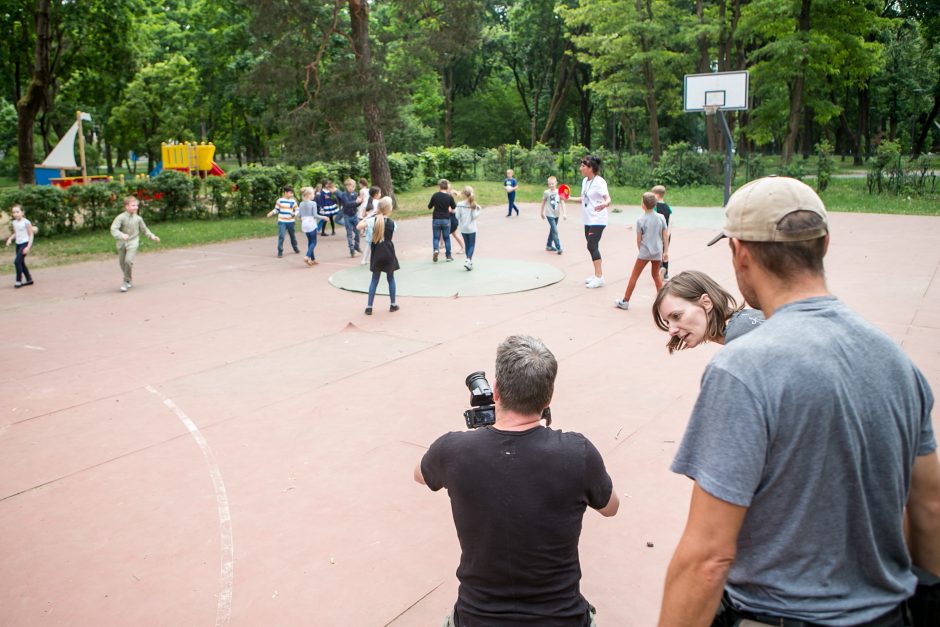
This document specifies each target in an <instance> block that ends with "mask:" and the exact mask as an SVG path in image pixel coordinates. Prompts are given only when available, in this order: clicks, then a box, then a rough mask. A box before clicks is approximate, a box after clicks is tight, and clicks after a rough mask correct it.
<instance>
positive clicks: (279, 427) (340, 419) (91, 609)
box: [0, 198, 940, 627]
mask: <svg viewBox="0 0 940 627" xmlns="http://www.w3.org/2000/svg"><path fill="white" fill-rule="evenodd" d="M616 200H617V201H618V203H625V202H631V203H632V202H633V200H632V199H620V198H618V199H616ZM636 200H637V201H638V200H639V199H636ZM521 209H522V215H521V217H519V218H512V219H506V218H504V217H503V215H504V213H503V210H504V208H501V207H490V208H487V209H485V210H484V213H483V216H482V218H481V219H480V223H479V236H478V244H477V253H476V260H475V261H476V262H477V263H476V266H477V267H476V269H475V270H474V271H473V272H472V273H470V272H467V271H466V270H464V269H463V268H462V265H463V259H464V258H463V257H461V256H457V257H456V261H455V262H454V263H450V264H448V263H446V262H444V261H443V260H442V261H439V262H437V263H436V264H435V263H433V262H431V260H430V256H431V251H430V248H431V247H430V237H431V226H430V218H425V219H418V220H409V221H403V222H401V223H399V228H398V229H397V230H396V247H397V249H398V255H399V258H400V260H401V262H402V265H403V270H402V272H401V275H400V277H399V285H400V290H401V291H400V294H401V297H400V299H399V303H400V304H401V310H400V311H399V312H396V313H390V312H389V311H388V299H387V297H385V296H378V297H377V300H376V305H375V314H374V315H373V316H371V317H369V316H365V315H363V308H364V307H365V300H366V299H365V295H364V294H362V293H361V292H358V291H355V289H356V288H357V286H356V285H354V284H346V287H347V289H340V288H339V287H336V285H337V284H341V283H342V282H343V281H344V280H345V279H344V275H345V278H347V279H348V278H350V276H349V275H355V276H353V277H352V278H353V279H355V280H357V281H361V279H362V278H363V277H364V276H365V273H364V272H363V270H362V269H361V268H360V267H359V260H358V259H350V258H349V256H348V252H347V249H346V243H345V238H344V237H343V236H342V234H341V233H342V231H339V232H338V234H337V236H336V237H326V238H321V240H320V242H321V243H320V245H319V246H318V248H317V257H318V259H319V260H320V264H319V265H318V266H316V267H313V268H308V267H306V266H305V265H304V263H303V261H302V258H301V256H300V255H291V254H287V255H286V256H285V257H284V258H283V259H277V258H275V239H276V238H275V236H274V233H275V228H274V226H273V223H272V236H271V237H270V238H267V239H263V240H251V241H241V242H232V243H227V244H219V245H212V246H202V247H196V248H189V249H182V250H172V251H166V252H159V248H158V247H155V246H152V245H146V244H145V246H144V248H143V252H142V254H141V255H139V256H138V259H137V263H136V268H135V285H134V287H133V288H132V289H131V291H130V292H128V293H126V294H122V293H119V292H118V287H119V285H120V279H121V275H120V271H119V269H118V265H117V261H116V259H109V260H106V261H100V262H89V263H82V264H77V265H74V266H68V267H61V268H50V269H43V270H40V271H38V272H36V276H35V279H36V285H35V286H33V287H30V288H29V289H21V290H15V291H14V290H13V288H12V286H10V285H9V284H7V285H4V286H3V287H2V288H0V322H2V327H3V329H4V333H3V336H2V340H0V342H2V353H0V355H2V357H0V361H2V368H0V397H2V399H3V403H2V406H0V407H2V413H0V459H2V460H3V473H2V475H0V580H2V581H3V586H2V587H0V607H2V608H3V609H2V610H0V616H2V618H0V623H3V624H6V625H130V624H134V625H199V626H201V625H244V626H254V625H324V626H327V625H329V626H332V625H351V626H364V627H373V626H384V625H394V626H397V627H404V626H415V627H417V626H425V625H439V624H440V621H441V619H442V617H443V616H444V615H445V613H446V612H447V611H448V610H449V608H450V607H451V605H452V604H453V602H454V599H455V596H456V590H457V581H456V578H455V575H454V571H455V569H456V567H457V563H458V559H459V548H458V544H457V539H456V535H455V532H454V527H453V523H452V521H451V515H450V506H449V501H448V498H447V496H446V494H445V493H444V492H443V491H442V492H439V493H432V492H430V491H429V490H428V489H427V488H425V487H424V486H420V485H418V484H416V483H415V482H414V481H413V480H412V469H413V468H414V465H415V464H416V463H417V462H418V460H419V459H420V457H421V455H422V454H423V453H424V451H425V449H426V447H427V446H428V445H429V444H430V443H431V442H432V441H433V440H434V439H435V438H436V437H437V436H439V435H440V434H442V433H444V432H446V431H449V430H459V429H462V428H463V417H462V412H463V410H464V409H465V408H466V406H467V402H468V397H469V395H468V392H467V390H466V388H465V387H464V378H465V376H466V375H467V374H468V373H469V372H472V371H474V370H481V369H482V370H485V371H487V374H488V375H492V369H493V360H494V356H495V350H496V346H497V344H498V343H499V342H500V341H501V340H502V339H503V338H505V337H506V336H508V335H510V334H514V333H527V334H531V335H534V336H537V337H540V338H542V339H543V340H544V341H545V343H546V344H547V346H548V347H549V348H550V349H551V350H552V351H553V352H554V353H555V355H556V356H557V358H558V360H559V365H560V367H559V374H558V380H557V383H556V388H555V400H554V401H553V403H552V413H553V416H554V423H553V427H556V428H560V429H564V430H572V431H579V432H582V433H584V434H585V435H587V436H588V437H589V438H590V439H591V440H592V441H593V442H594V443H595V444H596V445H597V447H598V448H599V449H600V451H601V453H602V455H603V456H604V459H605V461H606V463H607V468H608V472H609V473H610V474H611V476H612V478H613V481H614V486H615V489H616V490H617V493H618V494H619V496H620V498H621V508H620V513H619V514H618V515H617V516H616V517H614V518H612V519H604V518H602V517H601V516H599V515H598V514H596V513H595V512H592V511H588V512H587V513H586V515H585V520H584V529H583V532H582V535H581V545H580V546H581V564H582V569H583V580H582V591H583V593H584V594H585V596H586V597H587V598H588V600H589V601H590V602H591V603H593V604H594V605H595V606H597V608H598V622H599V624H600V625H602V626H607V627H611V626H633V625H635V626H638V627H639V626H646V625H650V624H653V623H654V622H655V620H656V617H657V615H658V610H659V602H660V598H661V590H662V584H663V579H664V576H665V570H666V566H667V563H668V561H669V558H670V556H671V553H672V551H673V549H674V548H675V545H676V542H677V541H678V538H679V535H680V533H681V531H682V527H683V525H684V522H685V515H686V511H687V504H688V496H689V493H690V488H691V482H690V481H689V480H688V479H686V478H684V477H680V476H676V475H673V474H672V473H670V472H669V470H668V467H669V463H670V461H671V459H672V457H673V455H674V453H675V451H676V448H677V446H678V442H679V440H680V439H681V437H682V433H683V429H684V427H685V423H686V419H687V417H688V414H689V411H690V408H691V406H692V403H693V401H694V399H695V396H696V393H697V389H698V382H699V377H700V376H701V373H702V371H703V369H704V367H705V365H706V364H707V362H708V360H709V358H710V357H711V356H712V355H713V354H714V352H715V351H716V350H719V348H718V347H715V346H711V345H707V346H704V347H702V348H700V349H696V350H692V351H686V352H683V353H679V354H676V355H673V356H669V355H668V354H667V353H666V350H665V342H666V336H665V335H664V334H662V333H661V332H659V331H658V330H656V328H655V327H654V326H653V323H652V318H651V315H650V312H649V306H650V303H651V301H652V298H653V285H652V281H651V280H650V278H649V276H648V274H647V275H644V276H643V277H642V278H641V280H640V282H639V284H638V286H637V290H636V293H635V295H634V297H633V300H632V309H631V310H630V311H621V310H618V309H616V308H615V307H614V306H613V301H614V299H615V298H618V297H619V296H621V295H622V293H623V288H624V285H625V283H626V279H627V276H628V273H629V269H630V267H631V266H632V263H633V260H634V258H635V256H636V245H635V235H634V233H633V231H632V230H629V225H631V224H632V222H633V220H634V219H635V217H636V216H637V215H638V214H639V209H637V208H636V207H635V206H634V205H631V206H630V207H629V208H625V209H624V211H623V212H622V213H619V214H614V216H613V219H612V221H611V225H610V226H609V227H608V228H607V231H606V232H605V234H604V237H603V240H602V242H601V251H602V253H603V255H604V268H605V275H606V278H607V286H606V287H604V288H601V289H596V290H587V289H585V288H584V283H583V279H584V277H586V276H588V275H589V274H590V273H591V263H590V258H589V256H588V254H587V252H586V251H585V249H584V238H583V230H582V227H581V225H580V223H579V221H578V220H577V218H576V217H575V218H574V219H571V220H568V221H566V222H561V223H560V224H559V227H560V234H561V242H562V245H563V246H564V247H565V253H564V254H563V255H556V254H551V253H548V252H545V250H544V246H545V239H546V236H547V232H548V226H547V224H546V223H545V222H544V221H541V220H539V218H538V208H537V206H536V205H526V204H522V205H521ZM674 209H675V214H674V220H675V231H674V235H673V240H672V246H671V247H670V254H671V270H672V273H673V274H675V273H678V272H679V271H681V270H683V269H693V268H694V269H698V270H702V271H705V272H707V273H709V274H711V275H712V276H713V277H715V278H716V279H717V280H719V281H720V282H721V283H722V284H723V285H725V286H726V287H728V288H729V289H732V290H733V288H734V286H735V283H734V278H733V275H732V270H731V265H730V255H729V252H728V249H727V247H726V246H722V245H716V246H713V247H710V248H709V247H706V246H705V244H706V242H707V241H708V240H709V239H710V238H711V237H712V236H713V235H714V234H715V232H716V231H717V230H718V228H719V226H720V224H721V222H722V218H721V216H722V213H721V210H720V209H717V208H711V209H700V208H683V207H675V208H674ZM571 213H572V215H574V216H577V211H572V212H571ZM156 232H157V233H158V234H159V228H157V229H156ZM831 232H832V246H831V249H830V254H829V256H828V258H827V269H828V278H829V283H830V287H831V289H832V291H833V292H834V293H835V294H836V295H838V296H839V297H841V298H842V299H843V300H845V301H846V302H847V303H848V304H849V305H850V306H851V307H853V308H854V309H856V310H857V311H859V312H860V313H861V314H862V315H863V316H864V317H865V318H867V319H868V320H870V321H871V322H873V323H874V324H876V325H877V326H878V327H879V328H881V329H882V330H884V331H885V332H886V333H887V334H888V335H889V336H891V337H892V338H893V339H894V340H895V341H897V342H898V343H899V344H900V345H902V346H903V347H904V349H905V350H906V351H907V353H908V354H909V355H910V356H911V357H912V358H913V360H914V361H915V363H916V364H917V365H918V366H919V367H920V368H921V369H922V370H923V371H924V372H925V374H926V376H927V378H928V379H929V381H930V382H931V384H932V386H933V388H934V390H935V391H937V390H940V281H938V278H937V274H938V268H940V247H938V246H937V242H938V241H940V218H935V217H934V218H929V217H910V216H881V215H858V214H833V215H832V216H831ZM39 245H40V246H41V243H40V244H39ZM442 257H443V255H442ZM535 276H537V277H538V280H534V279H533V277H535ZM7 279H8V283H12V277H10V276H9V275H8V276H7ZM507 283H508V284H510V286H511V289H504V288H505V284H507ZM383 285H384V281H383ZM416 286H423V287H422V288H421V290H418V289H417V287H416ZM467 286H476V287H474V289H472V290H471V289H469V288H468V287H467ZM358 287H359V289H361V287H362V284H361V283H359V284H358ZM413 294H419V295H413ZM938 415H940V412H935V417H934V421H935V426H940V425H938V420H937V416H938Z"/></svg>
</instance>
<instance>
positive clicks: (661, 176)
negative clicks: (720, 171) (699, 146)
mask: <svg viewBox="0 0 940 627" xmlns="http://www.w3.org/2000/svg"><path fill="white" fill-rule="evenodd" d="M717 182H718V181H717V180H716V176H715V172H714V169H713V167H712V164H711V162H710V160H709V156H708V154H707V153H702V152H698V151H696V150H693V149H692V148H691V146H689V144H688V143H687V142H677V143H675V144H672V145H670V146H669V147H668V148H666V150H665V152H663V156H662V158H661V159H660V161H659V165H657V166H656V168H655V169H654V170H653V175H652V180H651V181H650V183H651V184H653V185H665V186H667V187H677V186H679V187H681V186H684V185H707V184H715V183H717Z"/></svg>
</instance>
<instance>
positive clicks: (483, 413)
mask: <svg viewBox="0 0 940 627" xmlns="http://www.w3.org/2000/svg"><path fill="white" fill-rule="evenodd" d="M466 384H467V389H468V390H470V409H468V410H467V411H465V412H464V413H463V417H464V420H466V421H467V428H468V429H476V428H478V427H488V426H489V425H491V424H493V423H495V422H496V405H495V401H494V400H493V388H491V387H490V382H489V381H487V380H486V373H485V372H483V371H482V370H477V371H476V372H471V373H470V374H468V375H467V380H466ZM542 418H543V419H544V420H545V425H546V426H548V425H550V424H552V411H551V409H549V408H548V407H546V408H545V409H543V410H542Z"/></svg>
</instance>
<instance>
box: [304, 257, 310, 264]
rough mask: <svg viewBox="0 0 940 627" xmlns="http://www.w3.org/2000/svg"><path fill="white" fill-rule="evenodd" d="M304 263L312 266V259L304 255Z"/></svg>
mask: <svg viewBox="0 0 940 627" xmlns="http://www.w3.org/2000/svg"><path fill="white" fill-rule="evenodd" d="M304 263H305V264H307V265H308V266H309V265H310V257H307V256H306V255H304Z"/></svg>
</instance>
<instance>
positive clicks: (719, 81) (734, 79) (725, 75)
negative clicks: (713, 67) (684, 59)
mask: <svg viewBox="0 0 940 627" xmlns="http://www.w3.org/2000/svg"><path fill="white" fill-rule="evenodd" d="M684 83H685V89H684V93H685V97H684V98H683V108H684V109H685V111H686V112H689V111H704V110H705V106H706V105H717V106H718V107H719V108H720V109H721V110H722V111H744V110H746V109H747V108H748V93H747V87H748V73H747V72H746V71H744V72H712V73H709V74H686V75H685V81H684Z"/></svg>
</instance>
